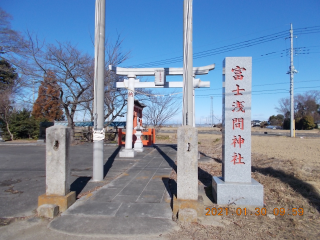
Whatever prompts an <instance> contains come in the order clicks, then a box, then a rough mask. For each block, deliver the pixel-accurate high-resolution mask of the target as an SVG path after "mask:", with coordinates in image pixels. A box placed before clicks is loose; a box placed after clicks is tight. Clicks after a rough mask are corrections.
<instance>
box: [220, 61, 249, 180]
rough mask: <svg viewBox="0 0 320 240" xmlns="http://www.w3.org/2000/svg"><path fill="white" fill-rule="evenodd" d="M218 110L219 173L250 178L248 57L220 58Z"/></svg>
mask: <svg viewBox="0 0 320 240" xmlns="http://www.w3.org/2000/svg"><path fill="white" fill-rule="evenodd" d="M223 66H224V73H225V74H224V75H223V86H224V87H223V96H224V97H223V110H222V114H223V116H222V140H223V145H222V164H223V167H222V177H223V180H224V181H225V182H243V183H244V182H247V183H250V182H251V81H252V79H251V78H252V77H251V75H252V74H251V73H252V59H251V57H227V58H225V61H224V64H223Z"/></svg>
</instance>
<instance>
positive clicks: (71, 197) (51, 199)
mask: <svg viewBox="0 0 320 240" xmlns="http://www.w3.org/2000/svg"><path fill="white" fill-rule="evenodd" d="M75 201H76V192H70V193H68V194H67V195H66V196H57V195H46V194H43V195H40V196H39V197H38V207H40V206H41V205H43V204H54V205H57V206H59V211H60V212H64V211H66V210H67V209H68V208H69V207H70V206H71V205H72V204H73V203H74V202H75Z"/></svg>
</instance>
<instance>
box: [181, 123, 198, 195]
mask: <svg viewBox="0 0 320 240" xmlns="http://www.w3.org/2000/svg"><path fill="white" fill-rule="evenodd" d="M177 137H178V151H177V198H178V199H179V200H182V199H183V200H196V201H197V200H198V130H197V129H196V128H194V127H190V126H182V127H179V128H178V132H177Z"/></svg>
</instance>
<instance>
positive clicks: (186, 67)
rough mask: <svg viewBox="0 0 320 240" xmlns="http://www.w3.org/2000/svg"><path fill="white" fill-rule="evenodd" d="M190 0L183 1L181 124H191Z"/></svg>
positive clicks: (192, 116) (192, 109)
mask: <svg viewBox="0 0 320 240" xmlns="http://www.w3.org/2000/svg"><path fill="white" fill-rule="evenodd" d="M192 9H193V7H192V0H184V2H183V111H182V112H183V125H189V126H193V121H194V114H193V111H194V108H193V52H192Z"/></svg>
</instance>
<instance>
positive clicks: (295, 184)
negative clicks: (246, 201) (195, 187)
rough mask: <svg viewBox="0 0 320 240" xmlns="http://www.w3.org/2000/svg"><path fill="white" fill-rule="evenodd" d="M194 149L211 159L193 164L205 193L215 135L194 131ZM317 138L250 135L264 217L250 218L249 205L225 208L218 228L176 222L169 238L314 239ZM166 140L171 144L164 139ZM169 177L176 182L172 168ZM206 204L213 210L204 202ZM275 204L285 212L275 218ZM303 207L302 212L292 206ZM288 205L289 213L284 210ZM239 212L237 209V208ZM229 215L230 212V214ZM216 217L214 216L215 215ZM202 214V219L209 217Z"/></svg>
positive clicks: (212, 170) (213, 167)
mask: <svg viewBox="0 0 320 240" xmlns="http://www.w3.org/2000/svg"><path fill="white" fill-rule="evenodd" d="M198 139H199V140H198V141H199V142H201V144H199V151H200V152H201V153H202V154H203V155H206V156H209V157H211V159H212V161H211V162H209V163H201V162H199V185H204V187H205V188H206V189H207V190H209V191H207V192H209V194H210V192H211V188H210V186H211V179H212V176H221V169H222V166H221V161H222V152H221V151H222V148H221V145H222V142H221V135H212V134H210V136H208V135H199V137H198ZM319 142H320V141H319V138H310V139H305V138H304V139H292V138H286V137H267V136H266V137H255V136H253V137H252V178H254V179H255V180H257V181H258V182H260V183H261V184H262V185H263V186H264V202H265V206H264V207H265V208H266V211H267V215H265V216H262V215H261V214H260V215H259V216H256V212H257V211H256V210H255V209H251V208H250V209H248V210H247V215H246V216H244V214H242V215H240V216H238V215H237V214H236V208H234V207H232V206H230V207H229V214H228V215H227V216H226V214H225V210H224V211H223V212H222V213H223V214H222V216H220V217H219V218H218V219H217V221H218V222H219V223H220V226H219V227H217V226H214V225H205V224H201V223H191V224H185V225H184V224H180V223H179V225H180V230H177V231H175V232H173V233H171V234H169V235H167V237H168V238H169V239H320V230H319V226H320V213H319V212H320V194H319V193H320V192H319V188H320V181H319V173H320V160H319V156H320V154H319V153H320V146H319ZM166 143H176V139H174V138H170V139H167V140H166ZM171 178H172V179H173V180H176V175H175V172H173V173H172V175H171ZM205 207H209V208H214V207H215V208H217V209H218V208H219V206H218V205H217V204H214V203H212V204H210V205H208V206H205ZM275 208H278V209H279V210H280V208H284V209H286V214H284V215H283V216H281V215H280V214H278V215H277V216H275V215H274V214H273V211H274V209H275ZM294 208H300V209H303V210H304V213H303V215H302V216H299V215H296V216H293V215H292V209H294ZM288 209H289V211H288ZM242 210H243V208H242ZM288 213H290V214H291V215H288ZM232 214H233V215H232ZM215 217H217V216H215ZM215 217H214V216H206V218H214V219H215Z"/></svg>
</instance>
